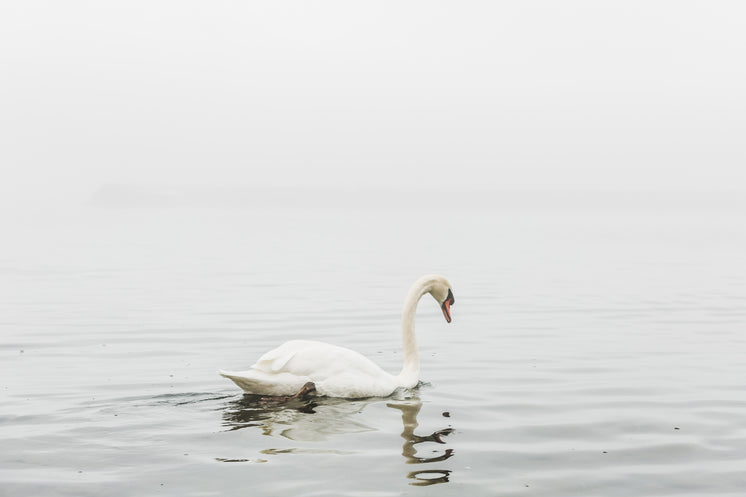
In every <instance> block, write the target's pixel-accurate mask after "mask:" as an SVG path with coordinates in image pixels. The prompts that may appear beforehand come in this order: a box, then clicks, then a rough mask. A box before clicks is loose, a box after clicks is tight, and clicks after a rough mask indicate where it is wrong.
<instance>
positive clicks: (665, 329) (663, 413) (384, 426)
mask: <svg viewBox="0 0 746 497" xmlns="http://www.w3.org/2000/svg"><path fill="white" fill-rule="evenodd" d="M213 193H214V192H213ZM234 193H235V192H234ZM379 194H380V195H381V197H380V198H377V196H378V195H379ZM367 195H368V197H366V196H365V195H363V194H361V196H360V198H359V199H357V200H356V194H352V195H350V194H348V195H338V196H337V197H334V196H333V195H331V196H330V195H326V194H325V195H322V196H313V195H311V196H309V197H307V198H303V199H300V200H298V199H297V198H296V196H295V195H294V194H285V196H284V197H283V196H282V195H280V200H278V201H274V202H273V201H271V199H272V198H273V197H272V195H268V196H266V198H264V199H263V200H261V201H260V200H257V201H246V202H233V201H230V199H228V201H216V200H215V198H214V197H215V195H213V199H212V200H211V201H199V202H191V201H184V199H181V200H179V199H178V198H177V199H176V200H174V199H173V198H171V199H170V200H167V201H153V202H140V204H138V202H136V201H134V202H131V203H134V204H137V205H129V204H128V202H126V201H122V202H119V201H117V202H113V205H107V203H106V202H100V201H96V200H95V199H94V201H93V202H92V203H90V204H87V205H85V206H84V207H81V208H80V209H78V210H76V211H75V212H63V213H58V214H56V215H55V216H53V217H50V218H35V219H33V220H30V221H28V222H25V223H23V224H22V225H20V226H15V227H13V228H8V230H6V235H8V236H7V237H6V240H5V241H4V245H3V247H2V251H0V278H1V281H0V292H1V294H0V305H1V306H2V307H1V309H2V312H1V313H0V447H2V449H0V494H1V495H3V496H45V495H70V496H73V495H74V496H87V495H112V496H117V495H174V496H175V495H179V496H197V495H200V496H201V495H273V496H298V495H304V496H306V495H309V496H318V495H345V496H390V495H501V496H513V495H515V496H524V495H532V496H544V495H546V496H565V495H566V496H580V495H589V496H590V495H594V496H595V495H604V496H630V495H697V496H707V495H718V496H724V495H734V496H735V495H743V488H744V487H746V472H745V471H744V467H746V424H745V423H744V420H746V395H745V392H746V374H745V373H744V370H745V367H746V329H745V327H744V324H745V323H746V209H745V208H744V205H743V202H742V201H740V200H738V199H733V198H731V199H730V200H728V199H726V200H723V198H722V197H721V196H718V195H710V196H702V195H700V196H693V197H691V198H689V197H688V196H687V195H683V194H680V195H674V196H670V195H669V196H668V197H666V196H665V195H662V194H659V193H655V192H649V193H646V194H644V195H632V194H629V195H616V196H613V195H612V196H611V197H607V196H606V195H595V196H588V195H586V196H585V197H583V196H582V195H581V196H578V195H576V194H565V195H543V194H532V195H527V196H523V195H520V194H514V195H512V196H505V197H503V196H501V195H499V194H480V195H481V196H480V195H476V196H475V195H461V196H449V195H447V194H445V193H442V192H441V193H438V194H437V195H435V194H428V193H426V192H419V193H418V192H414V193H411V194H408V193H406V192H399V193H397V194H395V195H394V194H392V197H391V198H388V197H386V196H385V195H384V194H383V193H381V192H378V193H376V192H373V193H369V194H367ZM228 197H230V195H228ZM130 200H131V199H130ZM141 200H142V199H140V201H141ZM151 200H152V199H151ZM141 204H142V205H141ZM430 272H438V273H441V274H444V275H445V276H447V277H448V278H449V279H450V281H451V282H452V284H453V290H454V294H455V297H456V304H455V305H454V307H453V318H454V319H453V323H451V324H446V323H445V322H444V320H443V318H442V315H441V313H440V311H439V309H438V308H437V305H436V304H435V302H433V301H432V300H429V299H428V300H423V301H422V302H421V303H420V306H419V310H418V316H417V333H418V340H419V344H420V351H421V362H422V375H421V378H422V384H421V385H420V386H419V387H418V388H416V389H414V390H411V391H400V392H397V393H396V394H395V395H393V396H392V397H390V398H386V399H365V400H354V401H349V400H339V399H323V398H321V399H315V400H313V401H308V402H305V403H301V404H299V405H292V406H281V405H279V406H278V405H267V404H262V403H261V402H258V401H257V398H255V397H252V396H244V395H242V393H241V392H240V391H239V390H238V389H237V388H236V387H235V386H234V385H233V384H232V383H231V382H229V381H228V380H226V379H224V378H221V377H219V376H218V375H217V374H216V370H217V369H219V368H229V369H238V368H242V367H245V366H248V365H250V364H251V363H253V361H254V360H255V359H256V358H257V357H259V355H261V354H262V353H263V352H264V351H266V350H267V349H269V348H271V347H273V346H275V345H278V344H280V343H281V342H283V341H285V340H288V339H293V338H309V339H318V340H324V341H328V342H332V343H336V344H340V345H344V346H347V347H351V348H354V349H356V350H358V351H360V352H362V353H363V354H365V355H367V356H368V357H371V358H372V359H374V360H375V361H376V362H378V363H379V364H380V365H381V366H382V367H384V368H385V369H388V370H390V371H392V372H396V371H398V369H399V368H400V367H401V352H400V341H399V317H400V314H399V313H400V310H401V306H402V303H403V299H404V296H405V294H406V291H407V289H408V287H409V285H410V284H411V283H412V282H413V281H414V280H415V279H416V278H417V277H419V276H420V275H422V274H424V273H430Z"/></svg>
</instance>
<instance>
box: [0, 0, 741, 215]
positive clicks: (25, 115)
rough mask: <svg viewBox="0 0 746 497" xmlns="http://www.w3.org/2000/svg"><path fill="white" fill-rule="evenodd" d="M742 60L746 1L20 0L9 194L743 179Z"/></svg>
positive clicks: (66, 196)
mask: <svg viewBox="0 0 746 497" xmlns="http://www.w3.org/2000/svg"><path fill="white" fill-rule="evenodd" d="M744 60H746V4H744V3H743V2H704V1H702V2H685V1H670V2H656V1H652V2H651V1H633V2H630V1H623V2H622V1H620V2H598V1H588V2H579V1H568V2H555V1H529V2H431V1H427V2H399V1H397V2H393V1H392V2H387V1H375V2H351V1H328V2H315V1H290V2H254V1H210V2H196V1H160V2H159V1H155V2H154V1H131V0H128V1H126V2H123V1H104V2H82V1H66V2H58V1H49V2H40V1H22V2H20V1H19V2H3V3H2V6H0V75H1V76H0V108H1V109H2V112H1V113H0V148H1V151H0V154H1V156H0V160H1V161H2V165H1V166H0V167H1V168H2V182H1V183H2V184H1V185H0V195H1V196H2V200H1V201H0V206H1V207H2V208H3V210H4V211H5V212H7V210H8V209H11V208H15V207H16V206H18V205H26V206H32V205H40V204H44V205H47V204H49V205H53V204H54V203H57V202H62V203H76V202H84V201H85V199H86V198H87V197H88V196H89V195H91V194H92V193H93V192H94V191H96V189H97V188H99V187H100V186H101V185H106V184H136V185H156V186H157V185H164V186H169V185H170V186H173V185H177V186H178V185H189V186H192V185H203V184H204V185H210V186H220V185H230V186H236V185H246V186H253V187H256V186H278V185H290V186H310V187H330V186H331V187H334V186H339V187H360V186H370V187H388V186H395V187H400V188H401V187H404V188H408V187H422V188H431V187H432V188H444V187H451V186H452V187H458V188H462V189H468V188H482V189H484V188H495V189H511V188H516V189H518V188H520V189H526V188H539V189H542V188H574V189H609V188H646V189H647V188H665V189H674V190H676V189H690V188H699V189H716V190H717V189H733V188H735V189H746V164H745V163H746V151H745V148H746V147H745V145H744V143H745V138H746V90H744V89H745V88H746V64H744Z"/></svg>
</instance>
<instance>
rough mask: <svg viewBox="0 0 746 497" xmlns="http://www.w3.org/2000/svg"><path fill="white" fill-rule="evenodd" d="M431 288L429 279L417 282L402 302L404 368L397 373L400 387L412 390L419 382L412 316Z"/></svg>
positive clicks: (418, 364)
mask: <svg viewBox="0 0 746 497" xmlns="http://www.w3.org/2000/svg"><path fill="white" fill-rule="evenodd" d="M431 287H432V281H431V280H430V279H426V278H423V279H420V280H418V281H417V282H416V283H415V284H414V285H413V286H412V288H410V289H409V293H408V294H407V298H406V300H405V301H404V310H403V311H402V317H401V339H402V346H403V349H404V366H403V367H402V370H401V373H399V382H400V384H401V386H403V387H406V388H412V387H414V386H416V385H417V382H419V381H420V355H419V352H418V351H417V337H416V336H415V333H414V316H415V313H416V312H417V303H418V302H419V301H420V299H421V298H422V296H423V295H425V294H426V293H428V292H429V291H430V289H431Z"/></svg>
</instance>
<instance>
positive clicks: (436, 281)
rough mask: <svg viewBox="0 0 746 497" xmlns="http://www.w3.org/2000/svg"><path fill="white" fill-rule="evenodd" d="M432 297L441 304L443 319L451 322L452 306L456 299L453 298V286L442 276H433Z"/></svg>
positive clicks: (431, 283) (431, 282)
mask: <svg viewBox="0 0 746 497" xmlns="http://www.w3.org/2000/svg"><path fill="white" fill-rule="evenodd" d="M429 286H430V289H429V291H430V295H432V296H433V298H434V299H435V300H436V301H437V302H438V304H440V309H441V310H442V311H443V317H445V318H446V321H447V322H449V323H450V322H451V306H452V305H453V303H454V302H456V299H455V298H454V297H453V290H451V284H450V283H449V282H448V280H447V279H445V278H444V277H442V276H438V275H433V276H430V285H429Z"/></svg>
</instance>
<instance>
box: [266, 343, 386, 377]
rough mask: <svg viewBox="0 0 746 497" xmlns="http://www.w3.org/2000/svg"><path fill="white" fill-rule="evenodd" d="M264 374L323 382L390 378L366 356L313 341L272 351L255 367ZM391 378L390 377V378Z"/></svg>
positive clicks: (288, 344)
mask: <svg viewBox="0 0 746 497" xmlns="http://www.w3.org/2000/svg"><path fill="white" fill-rule="evenodd" d="M252 368H254V369H256V370H258V371H263V372H265V373H271V374H278V373H292V374H297V375H304V376H309V377H315V378H314V380H313V381H321V380H323V379H327V378H329V377H331V376H334V375H339V374H345V373H355V374H357V375H360V376H376V377H377V376H380V375H389V374H388V373H386V372H385V371H384V370H382V369H381V368H380V367H379V366H378V365H377V364H376V363H374V362H373V361H371V360H370V359H368V358H367V357H365V356H364V355H362V354H360V353H358V352H355V351H354V350H350V349H347V348H344V347H340V346H338V345H332V344H330V343H325V342H317V341H314V340H290V341H289V342H285V343H283V344H282V345H280V346H279V347H277V348H276V349H273V350H270V351H269V352H267V353H266V354H264V355H263V356H261V357H260V358H259V360H258V361H257V362H256V364H254V365H253V366H252ZM389 376H390V375H389Z"/></svg>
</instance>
